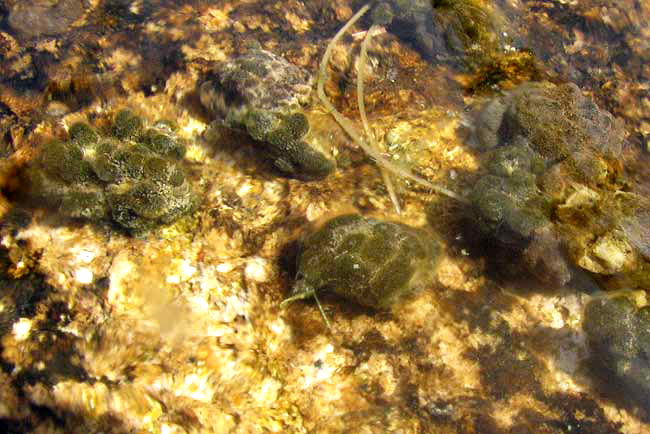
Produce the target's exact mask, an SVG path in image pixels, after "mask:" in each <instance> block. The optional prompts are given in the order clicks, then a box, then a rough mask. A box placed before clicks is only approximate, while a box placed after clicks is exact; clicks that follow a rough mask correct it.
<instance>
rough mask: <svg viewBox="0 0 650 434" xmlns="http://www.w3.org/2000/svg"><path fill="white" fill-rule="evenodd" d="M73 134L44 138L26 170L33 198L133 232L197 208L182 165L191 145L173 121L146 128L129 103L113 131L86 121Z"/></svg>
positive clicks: (66, 212) (40, 203)
mask: <svg viewBox="0 0 650 434" xmlns="http://www.w3.org/2000/svg"><path fill="white" fill-rule="evenodd" d="M68 133H69V138H68V139H67V140H64V141H53V142H50V143H47V144H45V145H44V146H43V147H42V149H41V152H40V154H39V155H38V157H37V158H36V160H35V162H34V164H32V165H31V166H29V167H28V168H27V169H26V170H25V172H24V173H23V175H22V176H23V182H22V185H24V186H28V187H27V188H28V190H27V191H26V192H25V193H26V194H25V196H26V199H27V202H28V203H29V204H31V205H34V206H46V207H48V208H53V209H55V210H57V211H58V212H59V213H60V214H61V215H63V216H66V217H69V218H73V219H83V220H90V221H101V220H111V221H113V222H115V223H117V224H118V225H119V226H121V227H122V228H124V229H127V230H129V231H133V232H140V231H146V230H150V229H153V228H154V227H156V226H158V225H161V224H167V223H172V222H174V221H175V220H177V219H178V218H180V217H181V216H183V215H186V214H188V213H190V212H191V211H192V210H194V209H195V208H196V205H197V203H198V199H197V197H196V195H195V193H194V191H193V190H192V186H191V185H190V182H189V180H187V179H186V174H185V171H184V170H183V168H182V167H181V164H180V163H181V162H180V160H181V159H182V157H183V155H184V154H185V147H184V145H183V144H182V142H181V141H180V140H179V139H178V138H176V137H175V136H174V134H173V132H172V128H171V127H170V124H168V123H165V122H158V123H156V124H155V125H153V126H152V127H150V128H145V123H144V121H143V120H142V118H140V117H139V116H137V115H135V114H134V113H133V112H131V111H130V110H122V111H120V112H118V113H117V115H116V116H115V120H114V122H113V123H112V125H111V126H110V128H109V129H108V131H107V132H106V134H100V133H99V132H98V131H96V130H95V129H93V128H92V127H91V126H89V125H88V124H85V123H82V122H78V123H75V124H73V125H72V126H71V127H70V129H69V132H68Z"/></svg>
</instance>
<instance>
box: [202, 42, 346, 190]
mask: <svg viewBox="0 0 650 434" xmlns="http://www.w3.org/2000/svg"><path fill="white" fill-rule="evenodd" d="M312 84H313V80H312V77H311V75H310V74H309V73H308V72H307V71H306V70H304V69H302V68H299V67H298V66H296V65H293V64H291V63H289V62H287V61H286V60H285V59H284V58H282V57H279V56H276V55H275V54H273V53H270V52H268V51H265V50H261V49H257V48H251V49H249V50H248V51H247V52H246V53H244V54H242V55H241V56H239V57H237V58H235V59H233V60H231V61H229V62H225V63H223V64H221V65H219V66H218V67H217V68H216V69H215V70H214V71H213V74H212V75H211V76H210V77H209V78H208V80H206V81H205V82H203V83H202V85H201V88H200V98H201V103H202V104H203V105H204V106H205V107H206V108H207V109H209V110H210V111H211V112H212V113H214V114H215V115H216V116H217V117H218V118H219V119H221V120H223V122H224V124H225V126H227V127H229V128H233V129H239V130H243V131H245V132H246V133H248V134H249V135H250V136H251V137H252V138H253V139H254V140H255V141H256V142H257V144H258V145H259V147H260V149H262V150H263V151H264V152H265V153H266V154H267V155H268V156H269V157H270V159H271V160H272V161H273V164H274V165H275V167H276V168H277V169H278V170H280V171H281V172H283V173H285V174H286V175H289V176H293V177H296V178H299V179H319V178H323V177H325V176H327V175H328V174H329V173H331V172H332V170H334V163H333V161H332V159H331V158H330V157H328V155H327V154H326V153H325V152H324V151H322V150H320V149H318V147H317V146H315V145H314V144H313V143H308V142H307V141H306V140H305V136H306V134H307V132H308V131H309V120H308V118H307V116H306V115H305V113H304V111H303V107H304V106H305V105H306V104H307V103H308V102H309V100H310V95H311V91H312Z"/></svg>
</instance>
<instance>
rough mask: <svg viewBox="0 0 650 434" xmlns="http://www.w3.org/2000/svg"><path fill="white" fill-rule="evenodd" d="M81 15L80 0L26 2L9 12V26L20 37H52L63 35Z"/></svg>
mask: <svg viewBox="0 0 650 434" xmlns="http://www.w3.org/2000/svg"><path fill="white" fill-rule="evenodd" d="M82 14H83V7H82V2H81V0H58V1H52V0H27V1H19V2H16V3H15V5H14V6H13V7H12V8H11V10H10V11H9V19H8V22H9V26H10V27H11V29H12V30H14V31H15V32H16V33H18V34H19V35H21V36H25V37H30V38H31V37H38V36H53V35H58V34H61V33H64V32H65V31H66V30H67V29H68V26H69V25H70V24H72V23H73V22H75V21H76V20H78V19H79V18H80V17H81V15H82Z"/></svg>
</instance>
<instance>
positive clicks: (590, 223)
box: [470, 82, 636, 285]
mask: <svg viewBox="0 0 650 434" xmlns="http://www.w3.org/2000/svg"><path fill="white" fill-rule="evenodd" d="M476 128H477V131H476V138H477V141H478V144H479V147H480V148H481V149H482V150H483V151H484V156H485V161H486V168H487V171H488V174H487V175H485V176H483V177H482V178H481V179H480V180H479V181H478V182H477V184H476V185H475V187H474V189H473V192H472V194H471V195H470V200H471V202H472V204H473V206H474V209H475V210H476V214H477V220H478V223H479V226H480V228H481V230H482V232H483V233H485V234H487V235H488V237H489V238H493V239H495V240H496V241H497V243H500V244H502V245H505V246H507V247H508V249H514V250H515V251H519V252H521V253H522V255H521V257H522V259H523V263H524V264H526V265H527V267H528V268H529V269H531V271H533V272H534V273H535V274H536V275H538V276H539V277H541V278H542V279H543V280H546V281H551V282H553V283H555V284H559V285H563V284H565V283H567V282H568V281H569V280H570V279H571V273H570V272H569V270H570V269H571V267H574V266H577V267H580V268H583V269H586V270H588V271H590V272H594V273H599V274H614V273H619V272H625V271H630V270H631V269H632V268H633V267H634V264H635V262H636V256H635V254H634V252H633V249H632V248H631V247H630V245H631V244H633V243H630V242H629V241H627V240H626V239H625V238H626V237H625V236H624V231H623V230H622V227H621V224H622V223H623V222H624V221H629V219H627V220H626V217H625V216H626V215H627V214H629V212H630V211H629V210H630V209H632V207H630V205H629V204H628V202H629V200H628V197H627V196H626V195H621V194H620V193H621V189H623V188H624V185H625V181H624V179H623V176H622V163H621V155H620V154H621V148H622V143H623V130H622V126H621V125H620V123H618V122H617V121H616V120H615V119H614V118H613V116H612V115H611V114H609V113H607V112H606V111H602V110H600V109H599V108H598V107H597V106H596V104H595V103H594V102H593V101H591V100H590V99H588V98H586V97H585V96H583V95H582V93H581V92H580V89H578V88H577V86H575V85H573V84H564V85H554V84H551V83H545V82H541V83H538V82H532V83H526V84H523V85H520V86H518V87H516V88H514V89H513V90H512V91H510V92H507V93H506V94H504V95H503V96H501V97H497V98H495V99H493V100H491V101H488V102H487V103H486V104H485V105H484V107H483V108H482V110H481V111H480V113H479V115H478V117H477V121H476ZM543 250H546V251H547V257H551V258H553V260H552V261H547V260H543V257H542V255H541V252H542V251H543ZM562 258H564V259H562Z"/></svg>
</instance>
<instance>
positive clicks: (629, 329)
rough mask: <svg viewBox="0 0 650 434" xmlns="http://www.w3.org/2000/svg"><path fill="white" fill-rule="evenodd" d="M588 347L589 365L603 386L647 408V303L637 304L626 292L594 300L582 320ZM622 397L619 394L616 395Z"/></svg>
mask: <svg viewBox="0 0 650 434" xmlns="http://www.w3.org/2000/svg"><path fill="white" fill-rule="evenodd" d="M583 327H584V329H585V332H586V333H587V339H588V341H589V346H590V349H591V359H590V362H591V365H592V366H591V368H592V369H593V370H594V371H595V373H596V375H597V376H598V377H599V378H600V379H601V381H602V386H601V387H605V388H606V389H608V390H609V391H610V393H612V394H614V395H615V396H616V393H617V391H619V393H620V391H624V392H623V393H624V394H625V395H624V396H623V399H625V398H627V397H631V398H632V399H634V400H635V401H637V402H638V403H639V405H640V406H642V407H645V408H647V406H648V398H649V397H650V361H649V360H648V355H649V354H650V307H648V306H643V307H640V308H639V307H637V306H636V304H635V301H634V299H633V298H629V297H627V296H625V295H619V296H617V297H612V298H609V297H604V298H601V299H597V300H593V301H592V302H590V303H589V304H588V305H587V308H586V310H585V321H584V324H583ZM620 398H621V397H620V396H619V399H620Z"/></svg>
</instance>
